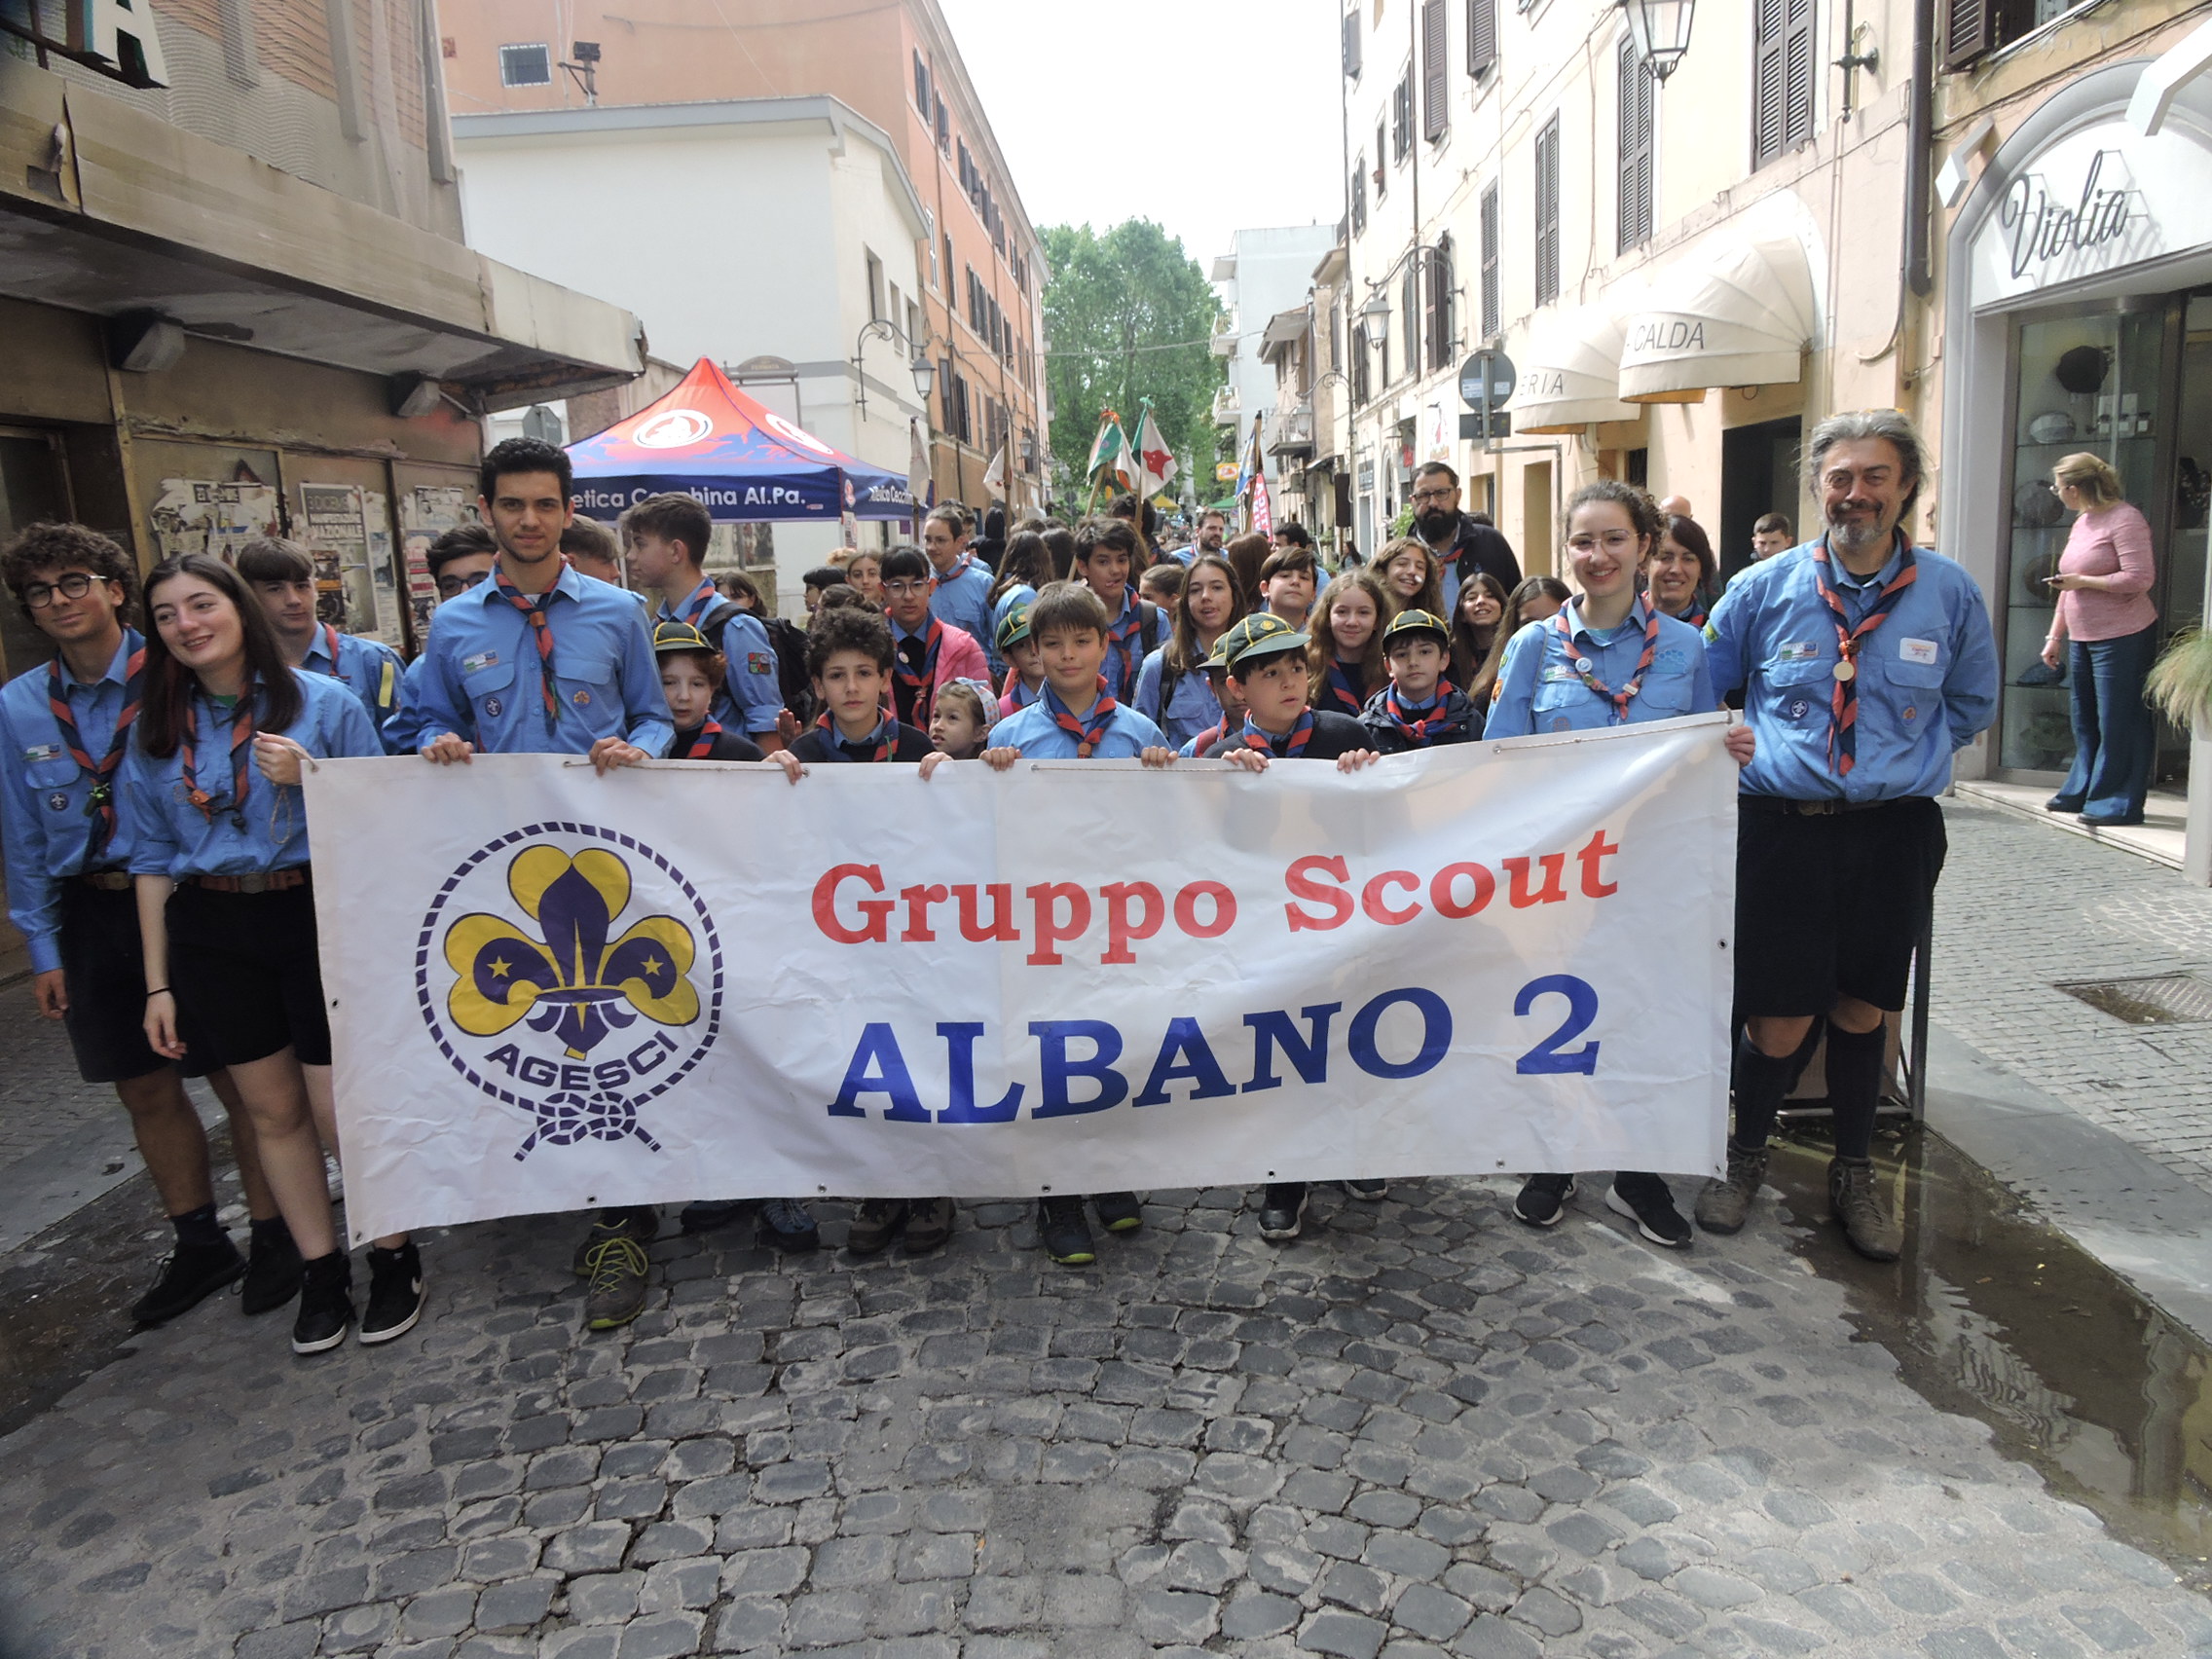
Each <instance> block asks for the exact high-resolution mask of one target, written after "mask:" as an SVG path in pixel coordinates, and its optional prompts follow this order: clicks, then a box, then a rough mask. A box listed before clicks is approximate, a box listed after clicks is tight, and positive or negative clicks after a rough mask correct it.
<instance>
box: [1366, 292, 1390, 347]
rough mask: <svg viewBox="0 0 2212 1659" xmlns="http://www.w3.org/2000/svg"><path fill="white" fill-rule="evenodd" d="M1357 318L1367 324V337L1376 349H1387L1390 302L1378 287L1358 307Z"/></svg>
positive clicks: (1388, 342)
mask: <svg viewBox="0 0 2212 1659" xmlns="http://www.w3.org/2000/svg"><path fill="white" fill-rule="evenodd" d="M1359 320H1360V321H1361V322H1363V323H1365V324H1366V325H1367V338H1368V339H1369V340H1370V341H1372V342H1373V343H1374V346H1375V349H1376V350H1379V351H1380V350H1387V349H1388V347H1389V344H1390V302H1389V301H1388V300H1387V299H1385V298H1383V293H1382V291H1381V290H1380V289H1378V290H1377V291H1376V293H1375V295H1374V297H1373V298H1371V299H1370V300H1369V301H1368V302H1367V304H1365V305H1364V306H1361V307H1360V308H1359Z"/></svg>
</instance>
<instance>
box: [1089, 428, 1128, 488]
mask: <svg viewBox="0 0 2212 1659" xmlns="http://www.w3.org/2000/svg"><path fill="white" fill-rule="evenodd" d="M1084 476H1085V477H1087V478H1088V479H1089V480H1090V487H1091V491H1092V493H1093V494H1095V493H1096V492H1097V491H1098V490H1099V489H1100V488H1102V487H1104V486H1106V485H1108V484H1111V485H1113V486H1115V487H1117V488H1119V489H1124V490H1133V489H1135V488H1136V463H1135V461H1133V460H1131V459H1130V455H1129V439H1128V434H1127V433H1125V432H1124V431H1123V430H1122V418H1121V417H1120V416H1119V415H1117V414H1115V413H1114V411H1113V410H1111V409H1101V410H1100V411H1099V412H1098V436H1097V437H1095V438H1093V439H1092V440H1091V444H1090V461H1089V463H1088V465H1086V466H1085V468H1084Z"/></svg>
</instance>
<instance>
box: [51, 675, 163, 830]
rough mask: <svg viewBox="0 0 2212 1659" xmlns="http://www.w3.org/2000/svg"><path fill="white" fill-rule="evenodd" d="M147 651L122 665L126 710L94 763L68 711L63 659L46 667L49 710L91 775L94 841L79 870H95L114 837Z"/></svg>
mask: <svg viewBox="0 0 2212 1659" xmlns="http://www.w3.org/2000/svg"><path fill="white" fill-rule="evenodd" d="M145 681H146V647H145V646H144V645H140V646H139V647H138V648H137V649H136V650H134V651H132V652H131V653H130V657H129V661H128V662H126V663H125V664H124V665H123V709H122V712H121V713H119V714H118V715H117V716H116V717H115V731H114V734H113V735H112V736H110V737H109V738H108V741H107V753H106V754H104V755H102V756H100V757H99V758H98V759H97V760H94V759H93V758H92V756H91V755H90V754H89V753H87V751H86V749H85V740H84V739H83V737H81V736H80V735H79V734H78V731H77V712H76V711H75V710H74V709H72V708H70V707H69V697H68V693H67V691H66V690H65V689H64V688H63V686H62V683H61V659H60V658H59V657H56V658H55V660H54V661H52V662H50V663H48V664H47V665H46V706H47V707H48V708H49V709H51V710H52V711H53V712H54V723H55V725H57V726H59V727H60V728H61V741H62V743H63V744H64V745H65V746H66V747H67V748H68V751H69V758H70V759H72V760H74V761H76V762H77V764H78V765H79V766H81V767H82V768H83V769H84V770H85V771H87V772H88V773H90V774H91V775H92V793H90V794H88V795H87V796H86V797H85V815H86V816H87V817H88V818H92V817H95V816H96V818H97V819H98V822H97V823H95V824H94V825H93V826H92V839H91V840H90V841H88V842H87V843H86V846H85V860H84V863H83V865H82V866H79V867H80V868H85V869H89V868H91V867H92V860H93V859H95V858H97V857H98V856H99V854H100V852H101V850H102V849H104V848H105V847H106V846H107V843H108V839H109V837H111V836H112V835H114V833H115V785H114V783H113V781H112V780H113V779H114V777H115V769H116V768H117V767H118V766H120V765H121V764H122V763H123V752H124V751H125V750H127V749H129V747H130V727H131V723H132V722H133V721H135V720H136V719H138V705H139V703H140V702H141V701H142V700H143V698H144V696H145Z"/></svg>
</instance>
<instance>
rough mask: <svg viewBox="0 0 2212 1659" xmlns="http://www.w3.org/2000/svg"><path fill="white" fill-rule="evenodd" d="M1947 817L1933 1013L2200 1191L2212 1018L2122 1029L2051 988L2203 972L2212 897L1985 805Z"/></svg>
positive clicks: (2210, 1127) (2211, 1072)
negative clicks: (1948, 848)
mask: <svg viewBox="0 0 2212 1659" xmlns="http://www.w3.org/2000/svg"><path fill="white" fill-rule="evenodd" d="M1943 816H1944V821H1945V823H1946V824H1947V825H1948V827H1949V829H1950V834H1951V852H1950V859H1949V862H1948V863H1947V864H1946V865H1945V866H1944V869H1943V879H1942V882H1941V884H1940V885H1939V886H1938V887H1937V888H1936V932H1935V940H1936V963H1935V971H1934V972H1933V973H1932V974H1931V976H1930V977H1929V986H1930V991H1931V994H1932V999H1933V1003H1934V1012H1935V1017H1936V1020H1937V1021H1938V1022H1939V1023H1941V1024H1942V1025H1944V1026H1945V1027H1946V1028H1948V1029H1950V1030H1952V1031H1955V1032H1957V1033H1958V1034H1959V1035H1961V1036H1963V1037H1965V1038H1966V1039H1967V1040H1968V1041H1969V1042H1971V1043H1972V1044H1973V1045H1974V1046H1975V1047H1976V1048H1978V1049H1979V1050H1981V1051H1982V1052H1983V1053H1985V1054H1988V1055H1990V1056H1991V1057H1993V1058H1996V1059H1998V1060H2000V1061H2001V1062H2002V1064H2003V1065H2004V1066H2005V1067H2006V1069H2008V1070H2009V1071H2011V1072H2013V1073H2015V1074H2017V1075H2018V1076H2020V1077H2023V1078H2025V1079H2027V1080H2028V1081H2029V1082H2031V1083H2033V1084H2035V1085H2037V1086H2038V1087H2039V1088H2042V1089H2043V1090H2044V1091H2045V1092H2046V1093H2048V1094H2050V1095H2052V1096H2054V1097H2055V1098H2057V1099H2058V1100H2061V1101H2063V1102H2064V1103H2066V1104H2067V1105H2069V1106H2071V1107H2073V1108H2074V1109H2075V1110H2076V1111H2078V1112H2080V1113H2081V1114H2082V1115H2083V1117H2085V1118H2087V1119H2089V1120H2090V1121H2091V1122H2093V1123H2096V1124H2102V1125H2103V1126H2104V1127H2106V1128H2109V1129H2111V1130H2113V1131H2114V1132H2115V1133H2117V1134H2119V1135H2120V1136H2121V1137H2123V1138H2124V1139H2126V1140H2128V1141H2130V1142H2131V1143H2133V1144H2134V1145H2135V1146H2137V1147H2139V1148H2140V1149H2141V1150H2142V1151H2143V1152H2144V1153H2145V1154H2146V1155H2147V1156H2149V1157H2151V1158H2153V1159H2155V1160H2156V1161H2158V1162H2159V1163H2162V1164H2164V1165H2165V1166H2166V1167H2167V1168H2169V1169H2172V1170H2174V1171H2175V1172H2176V1173H2178V1174H2182V1175H2185V1176H2187V1177H2188V1178H2190V1179H2191V1180H2194V1181H2195V1182H2196V1183H2197V1184H2198V1185H2199V1186H2202V1187H2203V1188H2205V1189H2206V1190H2207V1191H2208V1192H2212V1022H2205V1023H2200V1024H2189V1025H2152V1026H2144V1025H2128V1024H2125V1023H2123V1022H2122V1021H2120V1020H2119V1019H2116V1018H2115V1017H2114V1016H2112V1015H2111V1014H2105V1013H2102V1012H2100V1011H2099V1010H2097V1009H2094V1008H2091V1007H2090V1006H2089V1005H2088V1004H2086V1003H2084V1002H2082V1001H2080V1000H2079V999H2077V998H2075V997H2071V996H2069V995H2067V994H2066V993H2065V992H2064V991H2061V990H2058V989H2057V988H2056V986H2057V984H2058V983H2060V982H2062V981H2073V980H2083V979H2103V978H2132V977H2145V976H2150V975H2156V974H2182V973H2188V972H2189V971H2191V970H2192V969H2212V889H2206V888H2202V887H2195V886H2192V885H2191V884H2190V883H2188V882H2186V881H2184V880H2183V879H2182V877H2181V874H2180V872H2179V871H2178V870H2172V869H2168V868H2166V867H2165V866H2162V865H2156V864H2153V863H2152V862H2151V861H2150V860H2148V859H2142V858H2137V857H2135V856H2134V855H2133V854H2131V853H2125V852H2121V851H2120V850H2118V849H2117V848H2113V847H2104V846H2099V845H2098V844H2097V843H2096V842H2094V841H2091V840H2089V839H2087V838H2085V837H2083V836H2080V835H2068V834H2063V833H2058V832H2055V831H2052V830H2046V829H2044V828H2042V827H2041V826H2039V825H2037V824H2034V823H2031V822H2029V821H2028V820H2026V819H2024V818H2021V817H2020V816H2019V815H2017V814H2015V813H2009V812H2005V811H2002V810H2000V809H1998V808H1995V807H1989V806H1980V805H1974V804H1971V803H1969V802H1967V801H1965V800H1962V799H1958V798H1953V799H1950V800H1946V801H1945V802H1944V803H1943Z"/></svg>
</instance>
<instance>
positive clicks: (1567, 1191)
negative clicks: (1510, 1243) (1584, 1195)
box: [1513, 1175, 1574, 1227]
mask: <svg viewBox="0 0 2212 1659" xmlns="http://www.w3.org/2000/svg"><path fill="white" fill-rule="evenodd" d="M1573 1197H1574V1177H1573V1176H1571V1175H1531V1176H1530V1177H1529V1179H1528V1180H1527V1181H1525V1182H1523V1183H1522V1186H1521V1192H1520V1196H1519V1197H1517V1198H1515V1199H1514V1200H1513V1214H1514V1217H1515V1219H1516V1220H1519V1221H1525V1222H1527V1223H1528V1224H1529V1225H1530V1227H1557V1226H1558V1225H1559V1221H1560V1217H1561V1216H1563V1215H1565V1214H1567V1199H1569V1198H1573Z"/></svg>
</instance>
